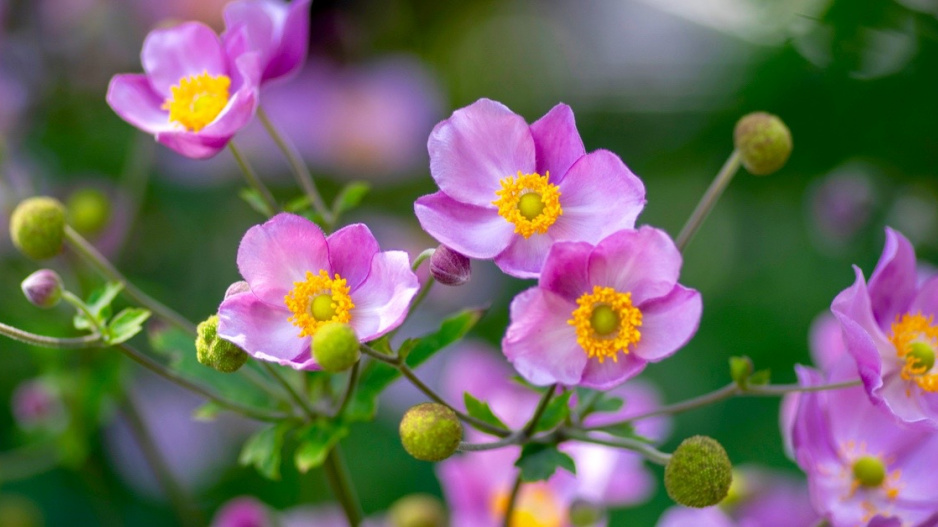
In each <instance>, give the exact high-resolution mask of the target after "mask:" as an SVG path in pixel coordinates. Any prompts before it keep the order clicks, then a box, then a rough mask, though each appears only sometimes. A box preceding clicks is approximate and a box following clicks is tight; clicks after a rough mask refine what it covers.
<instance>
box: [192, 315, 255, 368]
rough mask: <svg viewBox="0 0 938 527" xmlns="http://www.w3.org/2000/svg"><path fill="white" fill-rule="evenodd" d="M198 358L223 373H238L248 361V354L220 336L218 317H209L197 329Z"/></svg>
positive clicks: (196, 348) (202, 362)
mask: <svg viewBox="0 0 938 527" xmlns="http://www.w3.org/2000/svg"><path fill="white" fill-rule="evenodd" d="M197 331H198V336H197V337H196V339H195V350H196V358H198V359H199V362H200V363H201V364H203V365H205V366H208V367H209V368H214V369H216V370H218V371H220V372H222V373H232V372H236V371H238V369H239V368H241V366H244V363H245V362H247V360H248V354H247V353H245V352H244V350H243V349H241V348H239V347H238V346H237V345H235V344H233V343H231V342H228V341H227V340H225V339H223V338H221V337H219V336H218V315H212V316H210V317H208V318H207V319H206V320H205V321H204V322H202V323H201V324H199V327H198V328H197Z"/></svg>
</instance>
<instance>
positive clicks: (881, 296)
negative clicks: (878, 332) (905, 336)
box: [868, 227, 916, 327]
mask: <svg viewBox="0 0 938 527" xmlns="http://www.w3.org/2000/svg"><path fill="white" fill-rule="evenodd" d="M915 281H916V272H915V249H913V248H912V244H911V243H909V240H907V239H906V238H905V236H903V235H901V234H899V233H898V232H896V231H894V230H892V229H890V228H888V227H887V228H886V245H885V246H884V247H883V254H882V255H881V256H880V258H879V262H877V263H876V269H874V270H873V274H872V275H870V282H869V286H868V289H869V294H870V301H871V304H872V306H873V314H874V315H875V316H876V320H877V321H878V322H879V323H880V325H881V326H884V327H885V326H887V325H888V324H891V323H892V322H893V320H894V319H895V318H896V315H898V314H902V313H905V312H906V309H907V308H908V306H909V304H910V303H911V302H912V299H913V298H914V297H915Z"/></svg>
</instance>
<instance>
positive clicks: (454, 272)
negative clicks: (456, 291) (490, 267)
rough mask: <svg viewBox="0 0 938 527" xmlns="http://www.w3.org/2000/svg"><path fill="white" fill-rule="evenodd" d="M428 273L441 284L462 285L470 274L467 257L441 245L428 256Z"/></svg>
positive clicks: (470, 267) (470, 268)
mask: <svg viewBox="0 0 938 527" xmlns="http://www.w3.org/2000/svg"><path fill="white" fill-rule="evenodd" d="M430 274H431V275H433V278H435V279H436V281H437V282H439V283H441V284H443V285H452V286H456V285H463V284H465V283H466V282H468V281H469V277H470V276H472V264H471V262H470V261H469V258H466V257H465V256H463V255H462V254H460V253H458V252H456V251H454V250H452V249H450V248H449V247H447V246H445V245H441V246H439V247H437V248H436V250H435V251H433V254H432V255H431V256H430Z"/></svg>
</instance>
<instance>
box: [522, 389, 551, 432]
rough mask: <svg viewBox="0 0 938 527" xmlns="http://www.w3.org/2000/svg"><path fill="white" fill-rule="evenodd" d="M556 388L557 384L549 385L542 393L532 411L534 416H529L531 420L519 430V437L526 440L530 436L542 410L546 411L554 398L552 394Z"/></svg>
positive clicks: (542, 412) (542, 413)
mask: <svg viewBox="0 0 938 527" xmlns="http://www.w3.org/2000/svg"><path fill="white" fill-rule="evenodd" d="M557 386H558V385H557V384H551V385H550V386H549V387H548V388H547V391H545V392H544V395H543V396H542V397H541V400H540V401H538V403H537V408H535V409H534V414H533V415H532V416H531V419H530V420H528V423H527V424H526V425H524V428H522V429H521V436H522V438H523V439H527V438H528V437H530V436H531V432H533V431H534V428H535V427H536V426H537V422H538V421H540V420H541V416H542V415H544V410H546V409H547V405H548V403H550V400H551V398H552V397H553V396H554V392H556V391H557Z"/></svg>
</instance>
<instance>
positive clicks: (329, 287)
mask: <svg viewBox="0 0 938 527" xmlns="http://www.w3.org/2000/svg"><path fill="white" fill-rule="evenodd" d="M283 302H284V303H285V304H286V305H287V309H289V310H290V311H291V312H292V313H293V315H291V316H290V318H289V319H287V320H289V321H290V322H292V323H293V325H294V326H296V327H298V328H300V334H299V336H300V337H312V336H313V335H315V334H316V332H317V331H318V330H319V328H321V327H322V326H324V325H326V324H328V323H330V322H341V323H343V324H348V323H349V321H351V320H352V313H351V311H352V309H354V308H355V304H353V303H352V298H351V297H350V296H349V287H348V284H346V282H345V279H344V278H342V277H341V276H339V274H338V273H336V274H335V276H334V277H333V278H329V273H327V272H326V271H325V270H324V269H320V270H319V274H313V273H312V272H311V271H306V280H305V281H303V282H294V283H293V290H292V291H290V292H289V293H287V295H286V296H285V297H284V298H283Z"/></svg>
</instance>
